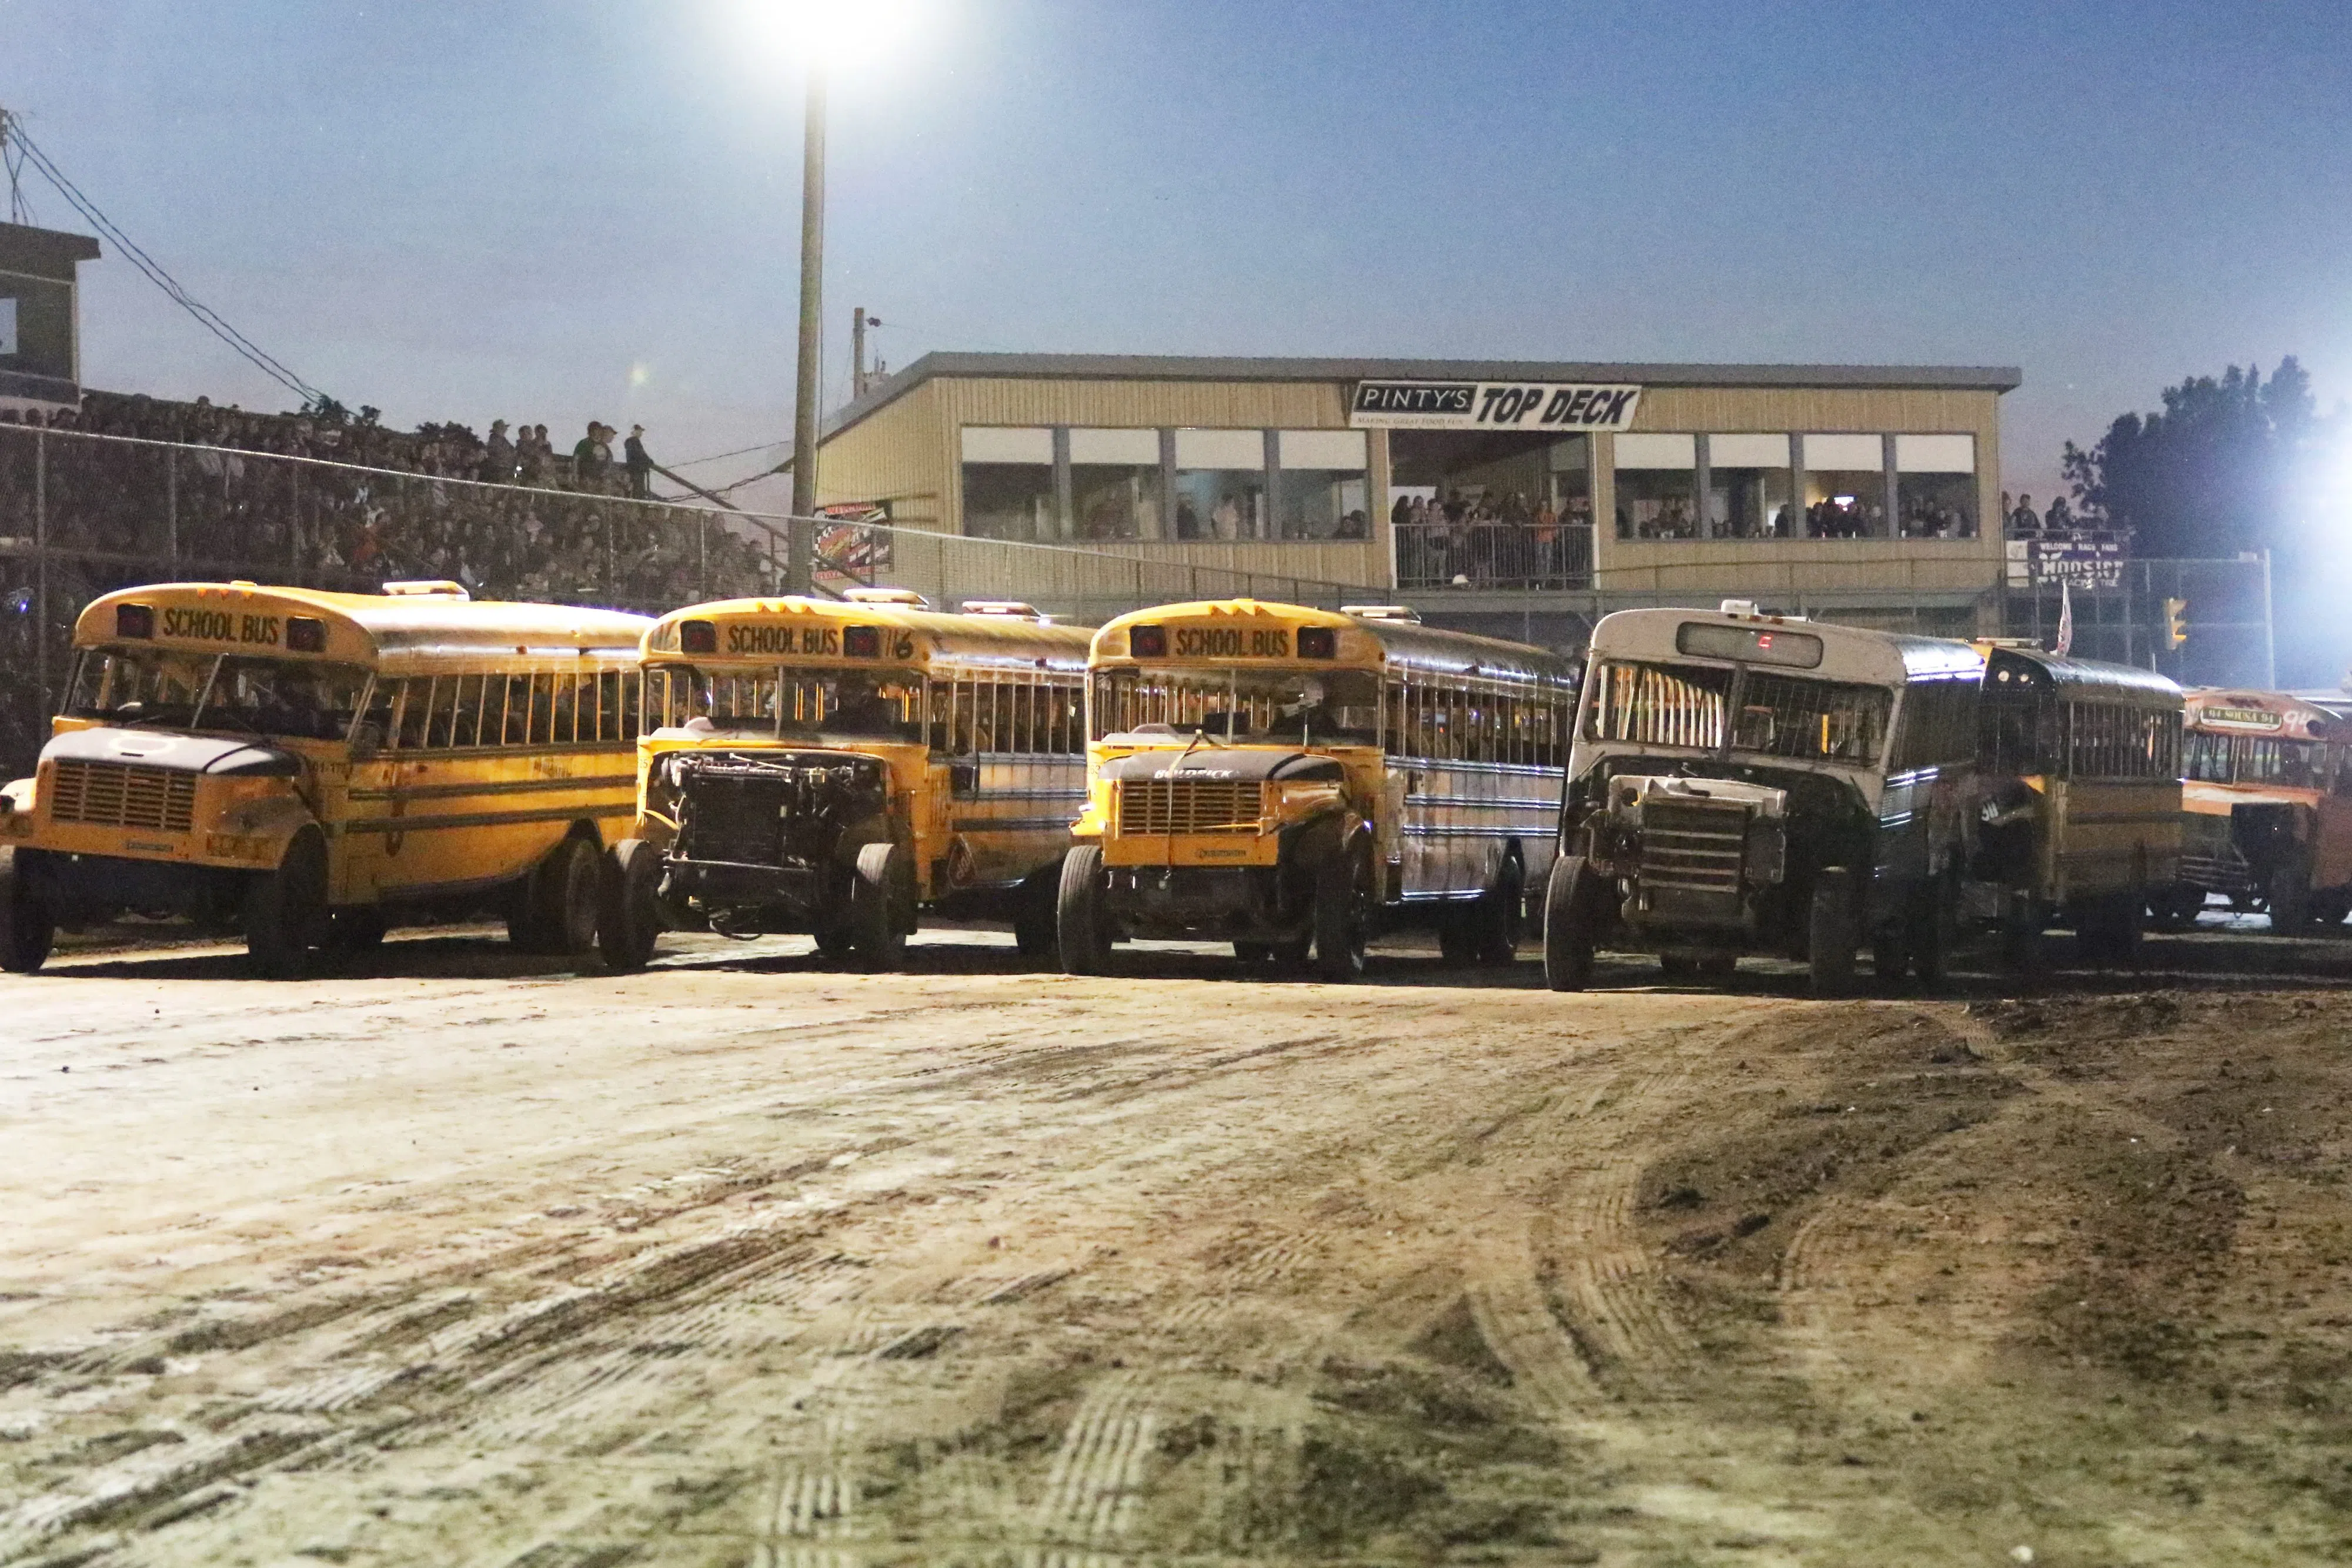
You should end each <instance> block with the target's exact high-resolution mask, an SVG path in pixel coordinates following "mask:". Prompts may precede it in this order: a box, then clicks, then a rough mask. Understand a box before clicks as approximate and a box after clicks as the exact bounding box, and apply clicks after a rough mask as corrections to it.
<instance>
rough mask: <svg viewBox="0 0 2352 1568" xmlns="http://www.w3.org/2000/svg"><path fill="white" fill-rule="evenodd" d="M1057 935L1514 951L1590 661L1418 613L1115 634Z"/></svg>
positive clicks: (1313, 616) (1097, 698)
mask: <svg viewBox="0 0 2352 1568" xmlns="http://www.w3.org/2000/svg"><path fill="white" fill-rule="evenodd" d="M1087 665H1088V678H1087V679H1088V684H1087V737H1088V743H1087V797H1086V810H1085V812H1084V814H1083V815H1082V816H1081V817H1080V818H1079V820H1078V822H1077V826H1076V837H1077V842H1076V844H1075V845H1074V846H1073V847H1072V848H1071V850H1070V852H1069V855H1068V857H1067V858H1066V860H1065V862H1063V868H1062V883H1061V922H1060V946H1061V957H1062V966H1063V967H1064V968H1065V969H1066V970H1067V971H1068V972H1070V973H1072V974H1094V973H1098V972H1101V971H1102V970H1103V969H1104V968H1105V967H1106V966H1107V965H1108V963H1109V962H1110V957H1111V952H1112V947H1113V945H1114V944H1115V943H1116V942H1118V941H1119V940H1121V939H1123V938H1128V937H1166V938H1192V939H1207V940H1213V941H1219V942H1230V943H1232V944H1233V946H1234V956H1236V957H1237V958H1239V959H1241V960H1243V961H1244V962H1245V963H1254V964H1279V965H1284V966H1288V967H1302V966H1305V965H1307V964H1308V963H1309V962H1310V960H1311V962H1312V964H1313V966H1314V968H1315V971H1316V972H1317V973H1318V974H1319V975H1321V976H1322V977H1325V978H1328V979H1334V980H1343V979H1349V978H1351V977H1355V976H1357V975H1359V974H1360V973H1361V972H1362V970H1363V965H1364V948H1365V944H1366V943H1367V942H1368V941H1369V940H1370V937H1371V936H1372V935H1373V934H1374V933H1375V932H1376V931H1377V930H1379V929H1381V928H1384V927H1390V926H1401V925H1433V926H1434V927H1435V928H1436V932H1437V936H1438V942H1439V946H1440V948H1441V950H1442V952H1443V953H1444V956H1445V957H1446V958H1447V959H1448V960H1449V961H1452V962H1456V963H1483V964H1499V963H1507V962H1509V961H1510V960H1511V958H1512V956H1514V954H1515V952H1516V950H1517V942H1518V937H1519V932H1520V929H1521V926H1522V925H1523V922H1524V919H1525V915H1526V906H1527V890H1528V889H1529V888H1531V887H1540V886H1542V885H1543V878H1544V876H1545V875H1546V873H1548V872H1549V869H1550V863H1551V832H1550V815H1551V809H1552V803H1553V802H1554V801H1555V800H1557V799H1558V795H1559V777H1560V767H1561V764H1562V762H1563V761H1564V760H1565V753H1566V749H1567V740H1568V724H1569V717H1570V709H1571V707H1572V706H1573V704H1574V701H1575V693H1576V670H1575V665H1574V664H1573V663H1572V662H1571V661H1570V660H1569V659H1568V658H1566V657H1564V656H1562V655H1560V654H1558V653H1548V652H1546V651H1545V650H1543V649H1541V648H1533V647H1528V646H1525V645H1523V644H1520V643H1507V642H1503V641H1500V640H1497V639H1495V638H1491V637H1477V636H1472V635H1469V634H1467V633H1465V632H1446V631H1440V630H1438V629H1436V628H1434V627H1430V626H1423V625H1422V624H1421V623H1420V622H1419V619H1418V617H1416V616H1414V615H1413V614H1412V612H1410V611H1407V610H1402V609H1399V608H1393V607H1385V606H1359V607H1356V608H1353V609H1351V610H1347V611H1339V612H1334V611H1328V610H1315V609H1308V608H1306V607H1303V606H1299V605H1295V604H1272V603H1261V602H1259V601H1255V600H1249V599H1234V600H1217V601H1201V602H1195V603H1186V604H1167V605H1161V606H1159V607H1158V608H1155V609H1150V610H1141V611H1137V612H1132V613H1129V614H1126V615H1121V616H1119V617H1118V618H1117V619H1115V620H1113V621H1111V622H1108V624H1106V625H1105V626H1104V627H1103V628H1102V630H1101V631H1099V632H1097V633H1096V634H1095V639H1094V648H1093V652H1092V653H1091V654H1090V655H1089V658H1088V662H1087Z"/></svg>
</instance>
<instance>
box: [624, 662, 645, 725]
mask: <svg viewBox="0 0 2352 1568" xmlns="http://www.w3.org/2000/svg"><path fill="white" fill-rule="evenodd" d="M645 698H646V677H644V676H641V675H639V674H636V673H635V672H634V671H632V672H630V673H628V674H624V675H623V676H622V677H621V733H622V734H623V735H624V736H630V735H635V734H637V733H638V731H639V730H640V729H641V728H642V727H643V718H644V715H645V712H646V700H645Z"/></svg>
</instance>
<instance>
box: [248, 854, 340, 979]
mask: <svg viewBox="0 0 2352 1568" xmlns="http://www.w3.org/2000/svg"><path fill="white" fill-rule="evenodd" d="M327 929H328V928H327V841H326V840H325V839H324V838H322V837H320V833H319V830H318V829H316V828H304V829H303V830H302V831H299V832H298V833H296V834H295V835H294V837H293V840H292V841H290V842H289V843H288V844H287V846H286V854H285V858H283V859H282V860H280V861H279V862H278V869H277V870H276V871H267V872H261V873H257V874H256V875H255V876H254V878H253V879H252V880H251V881H250V882H248V883H246V887H245V950H246V952H247V953H248V954H249V955H251V956H252V958H253V967H255V968H257V969H258V970H259V971H260V972H261V973H262V975H263V976H264V977H267V978H268V979H272V980H295V979H299V978H301V977H303V976H304V975H306V974H308V973H310V952H311V949H312V948H314V947H318V946H321V945H322V944H323V943H324V942H325V941H326V939H327Z"/></svg>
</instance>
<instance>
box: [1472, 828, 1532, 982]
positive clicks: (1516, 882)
mask: <svg viewBox="0 0 2352 1568" xmlns="http://www.w3.org/2000/svg"><path fill="white" fill-rule="evenodd" d="M1527 888H1528V873H1527V872H1526V871H1525V870H1524V869H1523V868H1522V867H1521V866H1520V864H1519V858H1518V857H1517V855H1505V856H1504V857H1503V864H1502V869H1501V870H1500V871H1498V872H1497V873H1496V877H1495V885H1494V886H1492V887H1490V888H1488V889H1487V890H1486V893H1485V894H1483V895H1481V897H1480V898H1479V900H1478V902H1477V903H1476V904H1473V905H1471V907H1470V910H1469V915H1470V923H1471V924H1470V931H1471V950H1470V961H1471V962H1472V963H1474V964H1485V965H1489V966H1492V967H1496V968H1507V967H1510V966H1511V965H1512V964H1515V963H1517V961H1518V956H1519V923H1520V922H1521V921H1523V920H1525V919H1526V918H1527V915H1526V914H1525V908H1526V904H1527Z"/></svg>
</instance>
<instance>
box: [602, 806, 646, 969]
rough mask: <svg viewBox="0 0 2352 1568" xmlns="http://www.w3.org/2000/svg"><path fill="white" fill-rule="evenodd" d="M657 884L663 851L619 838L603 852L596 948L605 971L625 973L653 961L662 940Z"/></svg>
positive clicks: (640, 840)
mask: <svg viewBox="0 0 2352 1568" xmlns="http://www.w3.org/2000/svg"><path fill="white" fill-rule="evenodd" d="M660 880H661V852H659V851H658V850H656V849H655V848H654V847H653V846H652V845H651V844H649V843H647V842H646V841H645V840H643V839H623V840H622V841H620V842H619V843H617V844H614V846H613V847H612V849H611V850H610V851H608V852H606V853H605V856H604V883H603V885H602V886H601V887H600V888H599V889H598V894H599V896H600V898H601V899H602V901H603V903H602V906H601V907H600V908H598V910H597V911H596V950H597V952H598V954H599V955H601V956H603V958H604V967H605V969H606V970H607V971H609V972H611V973H613V974H615V975H625V974H628V973H630V972H632V971H634V970H637V969H642V968H644V967H646V964H647V963H649V962H651V961H652V959H653V956H654V944H655V943H656V941H657V940H658V939H659V938H660V936H661V912H660V910H658V909H657V908H656V906H655V904H654V890H655V888H656V885H657V884H658V883H660Z"/></svg>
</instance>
